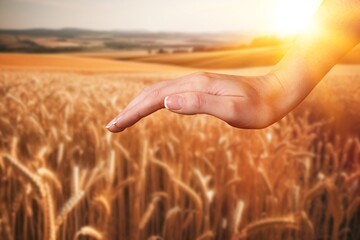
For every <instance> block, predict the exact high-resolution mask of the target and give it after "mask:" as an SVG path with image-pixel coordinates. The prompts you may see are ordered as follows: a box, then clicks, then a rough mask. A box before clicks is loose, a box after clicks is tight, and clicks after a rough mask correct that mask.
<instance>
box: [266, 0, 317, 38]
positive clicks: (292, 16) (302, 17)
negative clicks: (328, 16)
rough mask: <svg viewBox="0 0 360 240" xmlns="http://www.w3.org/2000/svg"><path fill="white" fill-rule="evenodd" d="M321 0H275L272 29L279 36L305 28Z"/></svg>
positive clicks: (291, 33) (295, 32)
mask: <svg viewBox="0 0 360 240" xmlns="http://www.w3.org/2000/svg"><path fill="white" fill-rule="evenodd" d="M320 3H321V0H277V1H276V5H275V8H276V9H275V11H274V13H275V17H274V18H273V19H274V26H273V28H274V29H273V31H274V32H275V34H277V35H279V36H287V35H295V34H297V33H299V32H301V31H302V30H304V29H305V28H306V26H307V25H308V24H309V22H310V21H311V18H312V16H313V15H314V14H315V12H316V10H317V8H318V7H319V6H320Z"/></svg>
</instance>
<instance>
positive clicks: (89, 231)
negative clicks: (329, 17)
mask: <svg viewBox="0 0 360 240" xmlns="http://www.w3.org/2000/svg"><path fill="white" fill-rule="evenodd" d="M80 236H88V237H91V238H95V239H97V240H102V239H104V237H103V235H102V234H101V232H99V231H98V230H96V229H95V228H93V227H90V226H84V227H82V228H81V229H80V230H79V231H78V232H77V233H76V234H75V237H74V240H76V239H78V237H80Z"/></svg>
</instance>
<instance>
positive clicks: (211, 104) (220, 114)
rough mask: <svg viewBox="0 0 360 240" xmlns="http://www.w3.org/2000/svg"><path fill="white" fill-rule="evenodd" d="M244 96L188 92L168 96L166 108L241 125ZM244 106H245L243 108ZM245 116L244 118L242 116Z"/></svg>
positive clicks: (244, 109)
mask: <svg viewBox="0 0 360 240" xmlns="http://www.w3.org/2000/svg"><path fill="white" fill-rule="evenodd" d="M244 101H245V99H244V97H242V96H236V97H234V96H217V95H213V94H207V93H202V92H187V93H181V94H176V95H171V96H167V97H166V98H165V100H164V105H165V107H166V108H167V109H168V110H170V111H172V112H176V113H179V114H198V113H204V114H209V115H212V116H214V117H217V118H219V119H221V120H223V121H225V122H227V123H229V124H234V123H235V122H237V123H238V124H240V122H241V119H244V114H245V111H246V107H245V105H244V104H243V103H244ZM242 105H244V106H243V107H242ZM241 115H243V117H242V116H241Z"/></svg>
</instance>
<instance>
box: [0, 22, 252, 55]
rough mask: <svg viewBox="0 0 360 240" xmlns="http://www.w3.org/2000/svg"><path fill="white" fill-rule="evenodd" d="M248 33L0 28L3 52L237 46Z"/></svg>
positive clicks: (247, 39) (150, 49)
mask: <svg viewBox="0 0 360 240" xmlns="http://www.w3.org/2000/svg"><path fill="white" fill-rule="evenodd" d="M252 37H253V36H251V34H248V33H194V34H192V33H177V32H147V31H98V30H88V29H78V28H63V29H43V28H35V29H23V30H14V29H0V52H34V53H52V52H84V51H85V52H86V51H92V52H94V51H97V52H99V51H114V50H116V51H117V50H133V49H143V50H144V49H145V50H148V51H149V52H158V51H168V50H169V49H171V50H174V49H175V50H179V51H190V50H191V51H193V50H194V49H212V48H223V47H234V46H238V45H241V44H244V43H247V42H249V41H250V40H251V39H252Z"/></svg>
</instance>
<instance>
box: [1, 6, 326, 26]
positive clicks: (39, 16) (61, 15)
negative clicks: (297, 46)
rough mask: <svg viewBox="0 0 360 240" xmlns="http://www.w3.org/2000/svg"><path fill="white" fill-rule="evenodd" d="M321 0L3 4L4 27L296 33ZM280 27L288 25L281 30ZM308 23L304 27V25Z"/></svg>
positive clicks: (2, 23) (2, 20)
mask: <svg viewBox="0 0 360 240" xmlns="http://www.w3.org/2000/svg"><path fill="white" fill-rule="evenodd" d="M320 2H321V0H0V28H2V29H24V28H54V29H57V28H65V27H76V28H85V29H94V30H147V31H155V32H157V31H164V32H169V31H170V32H239V31H259V32H266V33H272V32H279V31H280V32H281V31H285V30H284V29H283V30H281V28H287V29H288V31H289V30H290V31H292V29H294V31H297V30H298V29H297V28H299V27H298V26H297V25H299V22H306V21H308V19H309V18H311V16H312V15H313V14H314V12H315V10H316V8H317V6H318V5H319V3H320ZM281 24H283V25H284V24H285V25H284V26H281ZM301 24H302V25H304V23H301Z"/></svg>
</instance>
